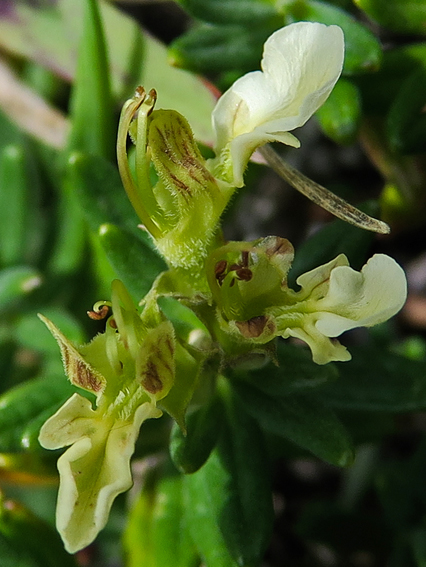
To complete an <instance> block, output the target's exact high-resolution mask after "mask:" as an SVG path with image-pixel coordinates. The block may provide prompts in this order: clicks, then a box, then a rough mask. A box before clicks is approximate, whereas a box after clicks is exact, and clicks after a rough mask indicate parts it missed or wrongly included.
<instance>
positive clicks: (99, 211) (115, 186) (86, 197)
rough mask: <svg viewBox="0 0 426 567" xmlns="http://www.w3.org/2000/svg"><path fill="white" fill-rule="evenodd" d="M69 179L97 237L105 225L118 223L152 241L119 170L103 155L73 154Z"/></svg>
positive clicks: (68, 171)
mask: <svg viewBox="0 0 426 567" xmlns="http://www.w3.org/2000/svg"><path fill="white" fill-rule="evenodd" d="M67 176H68V177H69V180H70V182H71V184H72V187H73V190H74V191H75V193H76V195H77V196H78V201H79V205H80V207H81V209H82V210H83V211H84V215H85V218H86V220H87V222H88V224H89V226H90V228H91V230H92V231H93V232H94V233H95V234H97V233H98V230H99V227H100V226H101V225H102V224H109V223H110V224H115V225H117V226H119V227H120V228H122V229H125V230H128V231H130V232H132V233H133V234H134V235H135V236H137V237H139V238H140V239H141V240H143V241H144V242H146V243H148V242H151V240H150V238H149V237H148V235H147V234H146V233H144V231H143V230H141V229H140V228H138V224H139V223H140V221H139V219H138V217H137V215H136V213H135V211H134V210H133V207H132V206H131V204H130V201H129V199H128V198H127V195H126V193H125V191H124V188H123V184H122V182H121V179H120V175H119V173H118V169H117V168H116V167H115V166H113V165H112V164H111V163H109V162H108V161H107V160H106V159H104V158H102V157H101V156H94V155H88V154H83V153H79V152H76V153H73V154H72V155H71V156H70V158H69V161H68V165H67Z"/></svg>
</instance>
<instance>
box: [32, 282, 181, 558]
mask: <svg viewBox="0 0 426 567" xmlns="http://www.w3.org/2000/svg"><path fill="white" fill-rule="evenodd" d="M112 288H113V293H112V309H113V317H111V318H110V319H109V320H108V321H107V324H106V330H105V332H104V333H102V334H99V335H97V336H96V337H95V338H94V339H93V340H92V341H91V342H90V343H88V344H86V345H82V346H79V347H77V346H75V345H74V344H72V343H71V342H70V341H69V340H68V339H67V338H66V337H65V336H64V335H63V334H62V333H61V332H60V331H59V329H57V328H56V327H55V325H54V324H53V323H52V322H51V321H49V320H48V319H46V318H45V317H43V316H40V318H41V319H42V320H43V321H44V323H45V324H46V325H47V327H48V328H49V330H50V332H51V333H52V335H53V336H54V337H55V339H56V341H57V342H58V344H59V347H60V349H61V353H62V359H63V363H64V368H65V372H66V374H67V376H68V378H69V380H70V382H71V383H72V384H74V385H75V386H77V387H78V388H81V389H83V390H86V391H87V392H90V394H91V395H92V400H90V399H88V398H87V397H84V396H82V395H80V394H74V395H73V396H72V397H71V398H70V399H69V400H68V401H67V402H66V403H65V404H64V405H63V406H62V407H61V408H60V409H59V410H58V411H57V412H56V413H55V414H54V415H53V416H52V417H51V418H49V419H48V420H47V421H46V423H45V424H44V425H43V427H42V428H41V430H40V435H39V442H40V444H41V445H42V446H43V447H44V448H46V449H61V448H63V447H68V448H67V450H66V451H65V452H64V453H63V455H62V456H61V457H60V458H59V460H58V470H59V474H60V484H59V494H58V502H57V508H56V525H57V529H58V531H59V533H60V534H61V537H62V539H63V541H64V544H65V548H66V549H67V551H69V552H70V553H75V552H76V551H78V550H80V549H83V548H84V547H86V546H87V545H89V544H90V543H91V542H92V541H93V540H94V539H95V538H96V536H97V535H98V533H99V531H100V530H101V529H102V528H103V527H104V526H105V524H106V522H107V520H108V516H109V513H110V509H111V506H112V503H113V501H114V499H115V498H116V496H117V495H118V494H120V493H121V492H125V491H126V490H128V489H129V488H130V487H131V485H132V476H131V470H130V458H131V456H132V454H133V452H134V448H135V441H136V439H137V436H138V434H139V429H140V427H141V425H142V423H143V422H144V421H145V420H146V419H149V418H157V417H160V416H161V415H162V411H161V410H159V409H158V408H157V407H156V402H157V401H158V400H161V399H163V398H164V397H165V396H167V394H168V393H169V391H170V389H171V387H172V386H173V383H174V378H175V358H174V355H175V336H174V330H173V326H172V324H171V323H170V322H169V321H161V322H159V323H158V324H157V326H156V327H153V328H151V329H147V328H146V327H145V326H144V325H143V324H142V322H141V319H140V317H139V315H138V313H137V311H136V308H135V307H134V304H133V301H132V300H131V298H130V296H129V295H128V293H127V291H126V289H125V287H124V285H123V284H122V283H121V282H120V281H119V280H115V281H114V282H113V284H112Z"/></svg>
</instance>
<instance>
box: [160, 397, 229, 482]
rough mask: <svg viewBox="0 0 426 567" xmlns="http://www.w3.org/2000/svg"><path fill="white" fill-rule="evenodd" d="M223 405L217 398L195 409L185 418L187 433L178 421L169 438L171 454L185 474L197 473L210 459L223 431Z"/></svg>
mask: <svg viewBox="0 0 426 567" xmlns="http://www.w3.org/2000/svg"><path fill="white" fill-rule="evenodd" d="M223 410H224V408H223V406H222V404H221V402H220V400H219V399H218V398H214V399H213V400H212V401H211V402H210V403H208V404H205V405H203V406H202V407H201V408H198V409H196V410H194V411H193V412H192V413H190V414H189V415H188V416H187V418H186V435H184V434H183V433H182V430H181V429H180V428H179V427H178V425H177V424H175V425H174V426H173V429H172V433H171V437H170V455H171V457H172V460H173V462H174V464H175V465H176V467H177V468H178V469H179V470H180V471H181V472H183V473H187V474H188V473H194V472H196V471H197V470H198V469H200V468H201V467H202V466H203V465H204V463H205V462H206V461H207V459H208V458H209V455H210V453H211V452H212V450H213V448H214V447H215V445H216V442H217V440H218V437H219V435H220V432H221V426H222V419H223Z"/></svg>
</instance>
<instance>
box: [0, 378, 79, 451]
mask: <svg viewBox="0 0 426 567" xmlns="http://www.w3.org/2000/svg"><path fill="white" fill-rule="evenodd" d="M75 391H76V390H75V389H74V388H73V387H72V386H71V384H70V383H69V382H68V380H66V379H65V378H64V377H62V376H57V377H52V376H49V377H47V378H35V379H32V380H29V381H28V382H24V383H23V384H20V385H19V386H15V387H14V388H12V389H10V390H8V391H7V392H6V393H5V394H3V395H2V396H0V452H5V453H7V452H16V451H22V450H24V449H29V448H31V449H34V448H38V447H37V445H34V444H32V443H31V447H30V446H29V445H30V444H29V441H28V438H29V437H31V438H32V439H33V438H34V434H35V433H36V432H38V430H39V425H41V423H40V420H39V419H38V418H39V417H40V416H42V417H43V419H44V418H45V417H46V418H47V417H50V415H52V414H53V413H54V412H55V411H56V409H58V406H59V405H61V404H62V403H63V402H64V401H65V400H66V399H67V398H68V397H69V396H71V395H72V394H73V393H74V392H75ZM50 412H51V413H50ZM30 422H32V424H31V423H30ZM34 424H35V425H34ZM37 428H38V429H37ZM23 439H27V441H23ZM40 450H41V447H40Z"/></svg>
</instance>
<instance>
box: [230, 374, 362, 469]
mask: <svg viewBox="0 0 426 567" xmlns="http://www.w3.org/2000/svg"><path fill="white" fill-rule="evenodd" d="M234 387H235V390H236V392H237V394H238V396H239V397H240V399H241V400H242V402H243V404H244V407H245V408H246V410H247V411H248V412H249V413H250V414H251V415H252V416H253V417H254V418H255V419H257V420H258V422H259V423H260V425H261V426H262V428H263V429H264V430H265V431H269V432H271V433H274V434H275V435H279V436H281V437H285V438H286V439H289V440H290V441H292V442H293V443H296V445H299V446H300V447H303V448H304V449H307V450H308V451H310V452H311V453H313V454H314V455H316V456H317V457H319V458H320V459H323V460H324V461H327V462H329V463H331V464H333V465H338V466H341V467H342V466H348V465H350V464H351V463H352V461H353V457H354V454H353V447H352V442H351V440H350V438H349V435H348V433H347V431H346V430H345V428H344V427H343V425H342V423H341V422H340V421H339V419H338V418H337V417H336V415H335V413H334V412H333V411H332V410H330V409H329V408H328V407H326V406H325V405H324V403H323V402H322V401H321V399H320V398H319V396H314V395H308V394H303V395H302V394H292V395H290V396H270V395H268V394H265V393H264V392H263V391H262V390H260V389H256V388H254V387H253V386H251V385H249V384H242V383H235V384H234Z"/></svg>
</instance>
